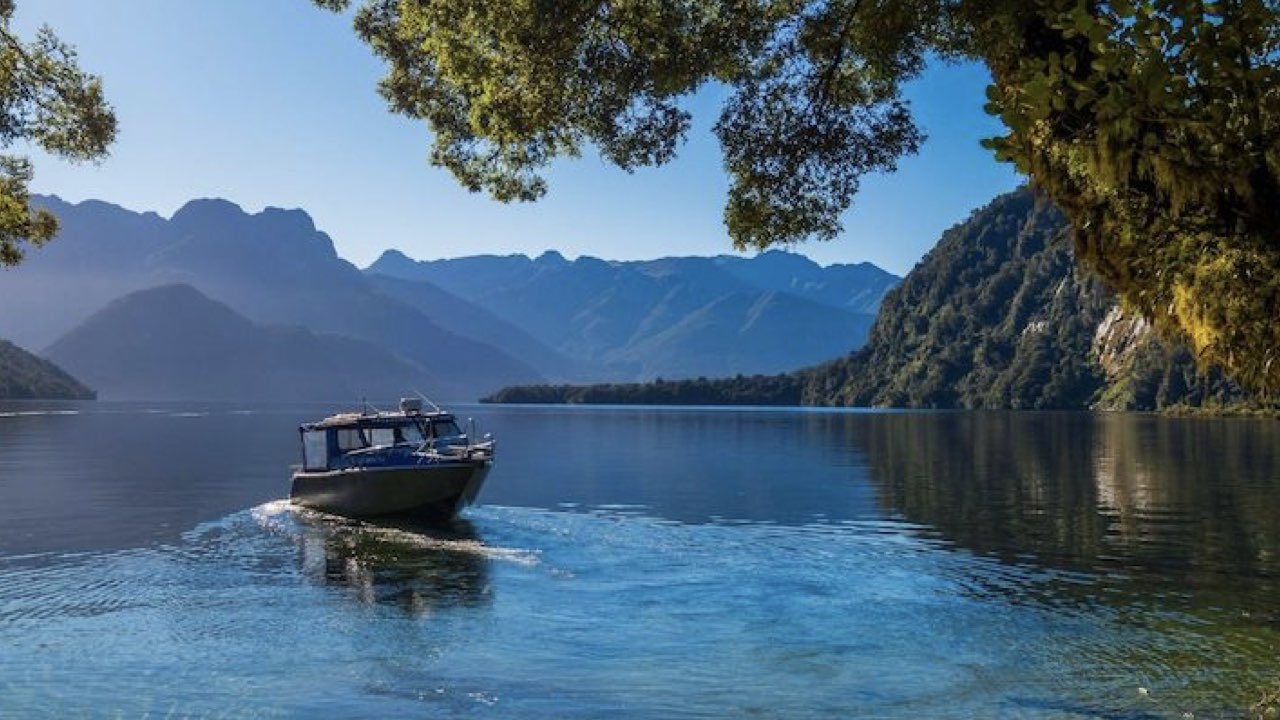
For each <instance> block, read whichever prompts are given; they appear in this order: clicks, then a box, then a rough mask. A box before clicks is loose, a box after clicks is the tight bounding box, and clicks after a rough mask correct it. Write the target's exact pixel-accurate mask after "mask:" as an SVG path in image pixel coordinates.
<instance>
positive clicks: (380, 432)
mask: <svg viewBox="0 0 1280 720" xmlns="http://www.w3.org/2000/svg"><path fill="white" fill-rule="evenodd" d="M369 441H370V442H371V443H372V444H373V446H374V447H378V446H381V445H392V444H394V443H395V441H396V438H395V431H394V429H392V428H370V429H369Z"/></svg>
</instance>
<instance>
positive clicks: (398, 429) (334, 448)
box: [289, 398, 494, 519]
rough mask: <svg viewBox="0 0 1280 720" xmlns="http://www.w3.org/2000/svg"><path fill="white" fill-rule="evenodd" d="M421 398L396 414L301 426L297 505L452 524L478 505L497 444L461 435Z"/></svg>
mask: <svg viewBox="0 0 1280 720" xmlns="http://www.w3.org/2000/svg"><path fill="white" fill-rule="evenodd" d="M427 403H428V404H430V405H431V407H430V409H424V407H423V399H422V398H405V399H403V400H401V401H400V406H399V409H398V410H394V411H381V410H377V409H375V408H372V407H370V406H368V405H367V404H366V406H365V407H364V408H363V409H362V410H360V411H359V412H346V413H339V414H336V415H331V416H329V417H326V418H325V419H323V420H320V421H319V422H314V423H306V424H303V425H302V426H300V427H299V433H300V434H301V437H302V464H301V465H295V466H294V468H293V485H292V488H291V490H290V493H289V496H290V498H291V499H292V500H293V502H294V503H296V504H298V505H302V506H304V507H308V508H312V509H314V510H320V511H323V512H326V513H333V514H336V515H344V516H348V517H356V518H366V517H380V516H410V517H420V518H432V519H441V518H451V517H453V516H454V515H456V514H457V513H458V511H459V510H461V509H462V508H464V507H466V506H467V505H470V504H471V503H472V502H474V501H475V499H476V495H477V494H479V492H480V486H481V485H483V484H484V480H485V477H486V476H487V475H488V474H489V469H490V467H492V465H493V453H494V441H493V438H492V437H491V436H488V435H486V436H485V437H484V438H483V439H482V440H481V441H479V442H477V441H476V440H475V439H474V425H472V427H471V432H470V433H467V432H463V431H462V429H461V428H460V427H458V422H457V420H456V419H455V418H454V416H453V415H452V414H451V413H448V412H446V411H444V410H441V409H440V408H439V407H437V406H436V405H435V404H434V403H430V401H427Z"/></svg>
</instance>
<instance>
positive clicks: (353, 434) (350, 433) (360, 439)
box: [338, 428, 369, 452]
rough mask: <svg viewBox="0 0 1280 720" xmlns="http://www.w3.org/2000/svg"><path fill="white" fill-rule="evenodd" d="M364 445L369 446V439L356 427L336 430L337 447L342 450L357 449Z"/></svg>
mask: <svg viewBox="0 0 1280 720" xmlns="http://www.w3.org/2000/svg"><path fill="white" fill-rule="evenodd" d="M364 447H369V441H368V439H367V438H365V436H364V432H362V431H361V430H359V429H358V428H344V429H342V430H339V431H338V449H339V450H341V451H342V452H350V451H352V450H359V449H360V448H364Z"/></svg>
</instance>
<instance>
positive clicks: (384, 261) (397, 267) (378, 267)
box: [365, 248, 418, 277]
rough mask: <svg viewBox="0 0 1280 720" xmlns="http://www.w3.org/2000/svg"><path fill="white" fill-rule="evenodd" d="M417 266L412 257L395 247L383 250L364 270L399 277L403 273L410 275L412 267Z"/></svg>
mask: <svg viewBox="0 0 1280 720" xmlns="http://www.w3.org/2000/svg"><path fill="white" fill-rule="evenodd" d="M417 266H418V262H417V261H416V260H414V259H413V258H411V257H409V256H408V255H405V254H404V253H402V252H400V251H399V250H396V249H394V248H393V249H391V250H384V251H382V254H381V255H379V256H378V259H377V260H374V261H373V264H372V265H370V266H369V267H367V268H365V272H369V273H373V274H376V275H390V276H392V277H400V276H404V275H406V274H407V275H412V274H413V270H414V268H416V267H417Z"/></svg>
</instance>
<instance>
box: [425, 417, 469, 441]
mask: <svg viewBox="0 0 1280 720" xmlns="http://www.w3.org/2000/svg"><path fill="white" fill-rule="evenodd" d="M431 434H432V436H434V437H438V438H444V437H455V436H457V435H461V434H462V431H461V430H459V429H458V424H457V423H455V422H454V421H452V420H443V421H439V422H434V423H432V424H431Z"/></svg>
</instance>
